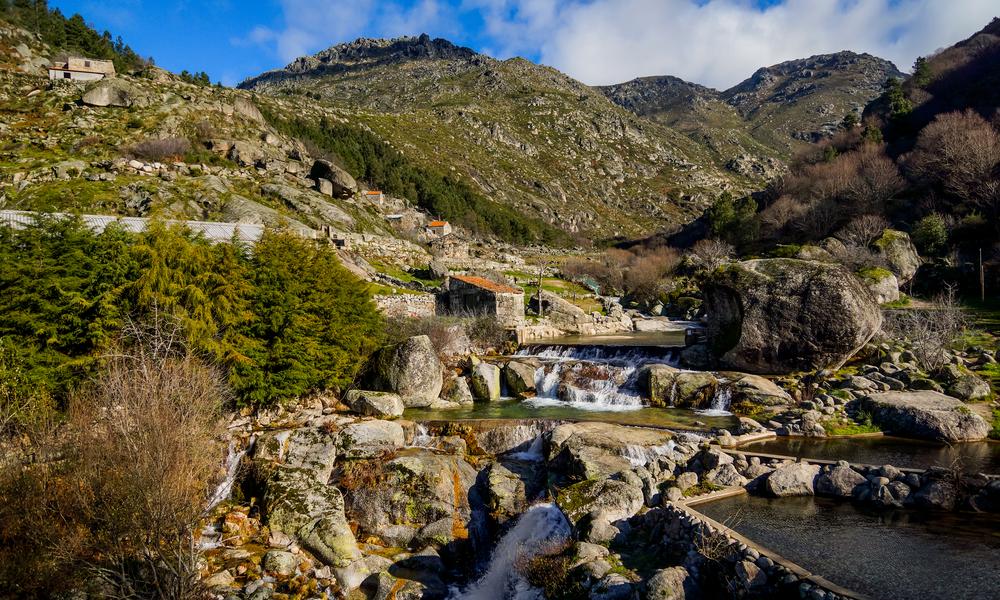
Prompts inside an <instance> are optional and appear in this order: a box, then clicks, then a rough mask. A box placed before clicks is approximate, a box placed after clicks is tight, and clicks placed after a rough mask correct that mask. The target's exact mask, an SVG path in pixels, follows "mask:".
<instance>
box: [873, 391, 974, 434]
mask: <svg viewBox="0 0 1000 600" xmlns="http://www.w3.org/2000/svg"><path fill="white" fill-rule="evenodd" d="M861 405H862V408H864V409H866V410H868V411H870V412H871V415H872V418H873V419H874V420H875V422H876V423H878V424H879V425H881V426H882V427H883V428H884V429H886V430H889V431H891V432H892V433H894V434H897V435H904V436H911V437H918V438H924V439H930V440H938V441H942V442H970V441H975V440H981V439H984V438H985V437H986V435H987V434H988V433H989V431H990V426H989V424H988V423H987V422H986V421H985V420H984V419H983V418H982V417H980V416H979V415H977V414H975V413H973V412H972V411H971V410H969V408H968V407H967V406H965V405H964V404H963V403H962V402H961V401H960V400H958V399H956V398H952V397H951V396H945V395H944V394H939V393H938V392H931V391H920V392H883V393H879V394H871V395H869V396H866V397H864V398H862V399H861Z"/></svg>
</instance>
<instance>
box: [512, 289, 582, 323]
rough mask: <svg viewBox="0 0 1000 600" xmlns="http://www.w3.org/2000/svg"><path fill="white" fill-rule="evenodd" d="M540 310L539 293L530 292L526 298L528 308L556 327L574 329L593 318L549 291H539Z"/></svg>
mask: <svg viewBox="0 0 1000 600" xmlns="http://www.w3.org/2000/svg"><path fill="white" fill-rule="evenodd" d="M540 295H541V312H539V305H538V302H539V294H532V295H531V298H529V299H528V309H529V310H531V311H533V312H534V313H535V314H541V315H544V316H545V317H546V318H547V319H549V320H550V321H551V322H552V323H553V324H555V325H556V326H557V327H561V328H563V329H570V330H575V329H577V328H578V327H579V326H580V325H582V324H584V323H590V322H592V321H593V319H591V318H590V316H589V315H588V314H587V313H586V312H585V311H584V310H583V309H582V308H580V307H579V306H577V305H575V304H573V303H572V302H570V301H569V300H566V299H564V298H562V297H560V296H559V295H558V294H554V293H552V292H549V291H545V290H542V292H541V294H540Z"/></svg>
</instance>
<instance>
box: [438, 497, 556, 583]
mask: <svg viewBox="0 0 1000 600" xmlns="http://www.w3.org/2000/svg"><path fill="white" fill-rule="evenodd" d="M570 533H571V530H570V526H569V522H568V521H566V517H565V516H564V515H563V513H562V511H561V510H559V508H558V507H556V506H555V505H554V504H536V505H535V506H532V507H531V508H529V509H528V510H527V512H525V513H524V514H523V515H521V517H520V518H519V519H518V520H517V523H516V524H515V525H514V527H513V528H511V530H510V531H508V532H507V533H506V534H505V535H504V536H503V537H502V538H500V541H499V542H498V543H497V546H496V548H495V549H494V550H493V554H492V556H491V557H490V563H489V567H488V568H487V570H486V574H485V575H483V576H482V578H481V579H479V581H477V582H475V583H473V584H472V585H471V586H469V587H468V588H466V589H465V590H462V591H457V590H456V591H454V592H452V594H451V596H450V598H449V600H496V599H499V598H504V599H507V600H542V592H541V590H539V589H537V588H535V587H532V585H531V584H530V583H528V581H527V580H525V578H524V577H523V576H522V575H521V574H520V573H519V572H518V566H519V564H520V563H521V561H523V560H525V559H527V558H531V557H534V556H538V555H539V554H544V553H548V552H553V551H555V550H557V549H559V548H560V546H562V545H563V544H565V543H566V542H567V541H568V540H569V536H570Z"/></svg>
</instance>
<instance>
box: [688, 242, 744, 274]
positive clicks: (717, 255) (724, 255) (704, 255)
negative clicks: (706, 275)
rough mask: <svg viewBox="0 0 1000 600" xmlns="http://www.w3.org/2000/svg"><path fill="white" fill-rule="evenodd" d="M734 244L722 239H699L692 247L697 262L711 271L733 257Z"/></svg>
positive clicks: (692, 255)
mask: <svg viewBox="0 0 1000 600" xmlns="http://www.w3.org/2000/svg"><path fill="white" fill-rule="evenodd" d="M733 251H734V248H733V245H732V244H730V243H728V242H724V241H722V240H717V239H712V240H708V239H706V240H698V243H696V244H695V245H694V247H693V248H691V257H692V258H693V259H694V261H695V263H697V264H698V265H699V266H701V267H704V268H705V269H707V270H709V271H714V270H715V269H717V268H718V267H720V266H722V265H723V264H725V263H727V262H729V261H730V260H732V258H733Z"/></svg>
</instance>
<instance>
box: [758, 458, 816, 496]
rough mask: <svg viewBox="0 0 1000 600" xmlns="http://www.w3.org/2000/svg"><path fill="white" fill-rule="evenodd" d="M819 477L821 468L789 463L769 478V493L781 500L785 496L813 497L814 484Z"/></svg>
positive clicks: (776, 470)
mask: <svg viewBox="0 0 1000 600" xmlns="http://www.w3.org/2000/svg"><path fill="white" fill-rule="evenodd" d="M817 475H819V466H818V465H810V464H808V463H798V462H797V463H788V464H786V465H782V466H780V467H778V468H777V469H775V470H774V472H773V473H771V474H770V475H768V477H767V491H768V493H770V494H771V495H773V496H777V497H779V498H782V497H785V496H812V495H813V494H814V493H815V488H814V487H813V484H814V482H815V480H816V476H817Z"/></svg>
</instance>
